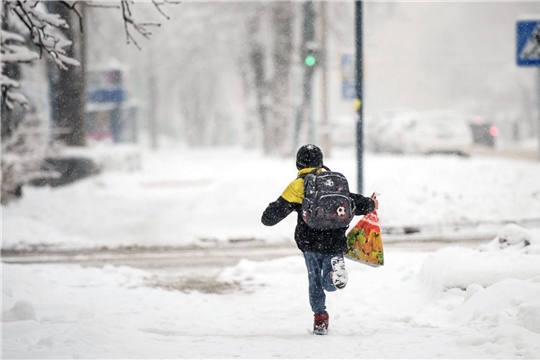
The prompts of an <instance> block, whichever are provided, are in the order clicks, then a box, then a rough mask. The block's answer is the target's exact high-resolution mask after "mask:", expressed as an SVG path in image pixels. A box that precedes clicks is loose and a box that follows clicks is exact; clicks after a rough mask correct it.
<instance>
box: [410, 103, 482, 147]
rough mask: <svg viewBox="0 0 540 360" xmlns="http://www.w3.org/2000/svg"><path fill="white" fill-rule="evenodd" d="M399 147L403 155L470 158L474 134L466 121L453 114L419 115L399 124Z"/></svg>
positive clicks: (430, 113)
mask: <svg viewBox="0 0 540 360" xmlns="http://www.w3.org/2000/svg"><path fill="white" fill-rule="evenodd" d="M399 141H400V142H401V144H400V146H401V147H402V149H403V152H405V153H417V154H433V153H453V154H458V155H462V156H469V155H470V154H471V151H472V147H473V143H474V141H473V134H472V131H471V129H470V127H469V124H468V122H467V118H466V117H465V116H463V115H461V114H459V113H453V112H428V113H419V114H418V115H417V116H413V117H410V118H409V119H408V120H407V122H406V123H404V124H402V126H401V127H400V132H399Z"/></svg>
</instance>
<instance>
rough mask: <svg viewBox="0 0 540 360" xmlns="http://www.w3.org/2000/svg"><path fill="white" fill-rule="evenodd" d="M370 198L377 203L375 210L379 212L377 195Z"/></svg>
mask: <svg viewBox="0 0 540 360" xmlns="http://www.w3.org/2000/svg"><path fill="white" fill-rule="evenodd" d="M370 198H371V200H373V201H374V202H375V210H377V209H378V208H379V200H377V194H376V193H373V194H372V195H371V196H370Z"/></svg>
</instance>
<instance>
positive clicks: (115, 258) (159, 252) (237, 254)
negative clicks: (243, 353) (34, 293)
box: [2, 239, 486, 270]
mask: <svg viewBox="0 0 540 360" xmlns="http://www.w3.org/2000/svg"><path fill="white" fill-rule="evenodd" d="M485 242H486V241H485V240H478V239H470V240H459V241H452V242H450V241H446V242H445V241H400V242H393V243H388V244H385V250H386V252H389V251H393V250H405V251H422V252H432V251H436V250H438V249H441V248H443V247H446V246H448V245H450V244H451V245H455V246H460V247H468V248H474V247H477V246H478V245H479V244H481V243H485ZM299 254H300V251H299V250H298V249H297V248H296V246H294V245H293V244H288V245H286V244H282V245H257V244H230V245H225V246H219V247H217V248H212V247H208V248H201V247H186V248H173V247H171V248H165V247H155V248H120V249H99V248H95V249H82V250H73V251H68V250H58V251H29V250H24V251H7V252H3V253H2V262H4V263H8V264H79V265H82V266H98V267H101V266H104V265H114V266H130V267H134V268H140V269H145V270H152V269H160V270H167V269H170V270H178V269H182V268H193V267H205V268H220V269H221V268H224V267H226V266H232V265H235V264H237V263H238V262H239V261H240V260H242V259H246V260H250V261H263V260H271V259H276V258H280V257H285V256H294V255H299Z"/></svg>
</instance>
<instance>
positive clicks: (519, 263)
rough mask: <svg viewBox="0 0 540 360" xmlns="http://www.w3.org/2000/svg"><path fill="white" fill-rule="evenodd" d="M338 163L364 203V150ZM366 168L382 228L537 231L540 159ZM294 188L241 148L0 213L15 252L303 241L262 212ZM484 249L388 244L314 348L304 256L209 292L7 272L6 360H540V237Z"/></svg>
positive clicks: (115, 278)
mask: <svg viewBox="0 0 540 360" xmlns="http://www.w3.org/2000/svg"><path fill="white" fill-rule="evenodd" d="M326 163H327V165H328V166H329V167H331V168H332V169H334V170H338V171H341V172H343V173H344V174H345V175H346V176H347V177H348V178H349V179H350V181H351V184H353V188H354V184H355V183H356V181H355V169H356V167H355V159H354V156H353V152H348V151H335V152H334V156H333V157H331V158H329V159H328V160H327V161H326ZM365 171H366V179H365V193H366V194H370V193H371V192H374V191H376V192H378V193H380V194H381V196H380V210H379V216H380V218H381V225H383V227H384V226H398V225H423V224H437V223H444V224H453V223H457V224H459V223H460V222H463V223H467V222H468V223H473V222H476V221H490V222H492V223H501V224H502V222H503V221H506V220H521V219H534V218H539V217H540V181H538V179H540V164H539V163H537V162H530V161H519V160H501V159H494V158H474V157H472V158H467V159H464V158H457V157H444V156H433V157H426V158H424V157H394V156H388V155H377V156H376V155H371V154H368V155H367V156H366V159H365ZM295 173H296V170H295V168H294V161H293V160H292V159H276V158H274V159H267V158H264V157H263V156H261V155H260V154H259V153H256V152H251V153H250V152H245V151H242V150H225V149H222V150H219V151H216V150H200V151H190V150H186V149H174V151H172V150H170V149H169V150H163V151H161V152H159V153H154V154H152V153H144V154H143V170H141V171H135V172H129V173H128V172H116V173H115V172H106V173H104V174H102V175H100V176H97V177H94V178H89V179H86V180H84V181H80V182H78V183H76V184H73V185H70V186H66V187H63V188H57V189H49V188H26V189H25V195H24V197H23V198H22V199H21V200H20V201H19V202H17V203H13V204H11V205H9V206H7V207H3V208H2V220H3V224H2V225H3V230H2V233H3V237H2V240H3V248H4V249H26V248H31V247H32V246H40V245H46V246H49V247H54V248H62V249H67V248H72V249H73V248H79V247H85V248H93V247H102V246H108V247H117V246H126V245H138V246H155V245H172V246H184V245H203V246H209V244H212V243H213V241H216V242H218V244H219V243H220V242H227V241H228V240H230V239H251V238H255V239H260V240H263V241H266V242H268V243H286V244H291V243H292V232H293V227H294V220H295V219H294V217H293V216H291V217H290V218H289V219H287V220H286V221H284V222H283V223H280V224H278V225H277V226H275V227H273V228H265V227H264V226H262V225H261V224H260V215H261V212H262V210H263V209H264V208H265V207H266V205H267V204H268V202H270V201H273V200H274V199H275V198H277V196H278V195H279V194H280V193H281V191H282V190H283V188H284V187H285V186H286V185H287V183H288V182H289V181H290V180H292V179H293V178H294V176H295ZM444 229H445V230H444V231H446V233H444V234H443V235H445V236H449V237H451V235H452V230H448V229H449V228H444ZM465 235H467V236H471V237H478V236H482V234H481V231H480V230H479V229H477V228H471V229H470V233H469V234H463V236H464V237H465ZM485 236H486V237H485V242H484V243H483V244H482V245H481V246H480V247H478V248H476V249H475V248H470V247H468V248H460V247H457V246H448V247H446V248H443V249H441V250H439V251H436V252H426V251H405V250H398V247H396V248H392V247H391V246H388V247H387V248H386V251H385V265H384V266H383V267H380V268H370V267H367V266H364V265H361V264H358V263H354V262H347V266H348V270H349V284H348V285H347V287H346V288H345V289H344V290H342V291H338V292H336V293H332V294H329V295H328V301H327V305H328V311H329V313H330V333H329V335H328V336H326V337H321V336H315V335H312V334H311V333H310V327H311V321H312V314H311V311H310V308H309V305H308V295H307V277H306V271H305V266H304V264H303V259H302V257H301V255H300V253H298V255H295V256H289V257H284V258H279V259H274V260H268V261H249V260H241V261H240V262H239V263H238V264H236V265H234V266H231V267H227V268H225V269H223V270H220V271H219V272H218V273H217V278H216V279H215V280H214V281H215V283H214V287H213V289H214V290H211V291H210V292H209V293H205V292H203V291H189V290H186V288H181V287H175V286H174V284H175V281H176V282H178V283H179V282H181V280H182V279H184V278H185V277H186V276H193V272H194V271H195V272H196V271H198V270H199V269H189V275H188V274H187V271H188V270H186V269H181V268H179V269H177V270H169V271H167V272H160V271H153V270H143V269H135V268H130V267H123V266H112V265H106V266H104V267H83V266H80V265H66V264H62V265H60V264H49V265H43V264H34V265H15V264H6V263H3V264H2V311H3V313H2V340H3V343H2V357H3V358H21V359H29V358H233V357H240V358H272V357H276V358H437V357H441V358H540V231H539V230H538V229H525V228H523V227H520V226H517V225H512V224H510V225H506V226H503V225H500V226H499V228H498V230H497V231H495V234H492V235H488V234H486V235H485ZM388 238H390V237H388ZM384 239H385V234H384V233H383V240H384ZM402 241H404V240H403V239H402ZM203 271H204V269H203ZM163 283H167V284H168V286H160V285H159V284H163Z"/></svg>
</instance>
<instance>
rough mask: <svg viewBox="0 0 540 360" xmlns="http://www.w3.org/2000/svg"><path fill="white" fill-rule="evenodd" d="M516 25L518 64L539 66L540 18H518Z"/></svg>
mask: <svg viewBox="0 0 540 360" xmlns="http://www.w3.org/2000/svg"><path fill="white" fill-rule="evenodd" d="M516 25H517V26H516V35H517V37H516V60H517V64H518V66H540V20H519V21H518V22H517V24H516Z"/></svg>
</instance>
